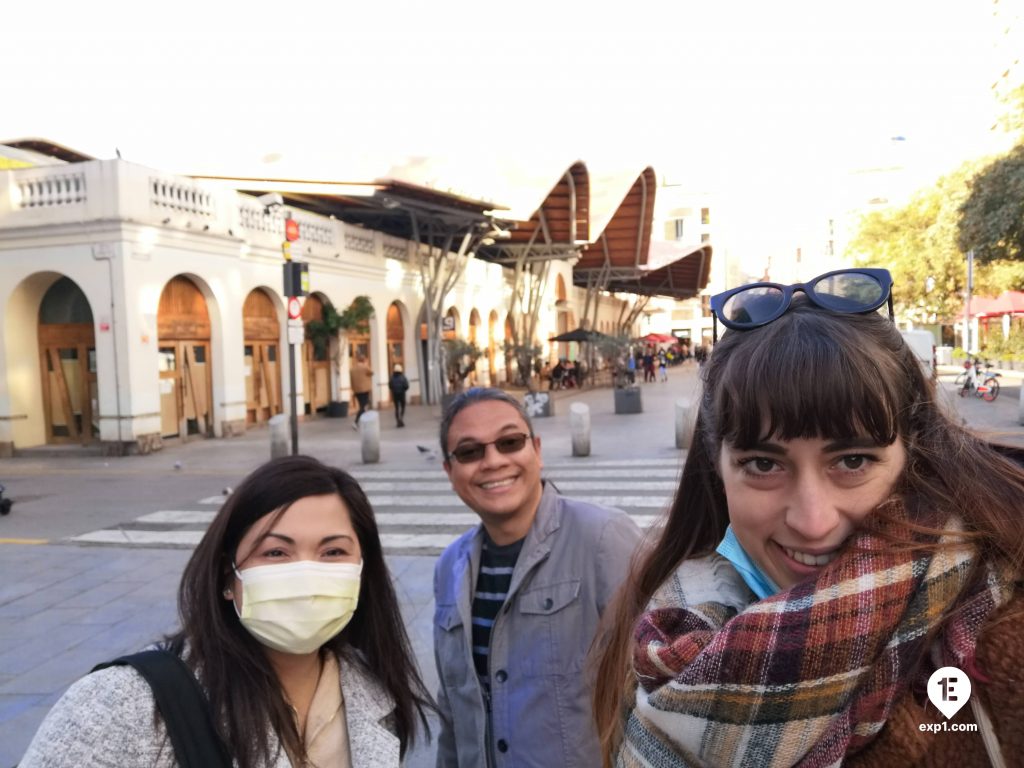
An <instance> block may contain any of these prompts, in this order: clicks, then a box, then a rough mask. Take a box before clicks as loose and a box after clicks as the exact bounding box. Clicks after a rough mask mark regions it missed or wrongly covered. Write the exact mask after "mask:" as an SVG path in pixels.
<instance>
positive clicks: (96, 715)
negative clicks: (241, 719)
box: [19, 659, 399, 768]
mask: <svg viewBox="0 0 1024 768" xmlns="http://www.w3.org/2000/svg"><path fill="white" fill-rule="evenodd" d="M339 666H340V668H341V670H340V672H341V687H342V692H343V695H344V697H345V712H346V722H347V724H348V734H349V747H350V750H351V757H352V768H385V767H387V766H398V765H399V741H398V736H397V735H395V733H394V732H393V731H392V730H391V729H390V728H389V726H388V723H389V721H390V718H389V717H388V716H389V715H390V714H391V712H392V711H393V709H394V704H393V702H392V701H391V698H390V697H389V696H388V694H387V693H386V692H385V691H384V690H383V688H381V687H380V685H379V684H378V683H377V682H376V681H375V680H373V679H372V678H370V677H369V676H368V675H367V674H366V673H365V672H363V671H362V670H361V669H360V668H359V667H357V666H355V665H354V664H351V663H349V662H347V661H345V660H344V659H339ZM155 712H156V704H155V702H154V699H153V693H152V690H151V689H150V687H149V683H147V682H146V681H145V679H144V678H143V677H142V676H141V675H139V673H138V672H136V671H135V670H134V669H133V668H131V667H127V666H121V667H109V668H107V669H104V670H101V671H99V672H94V673H92V674H90V675H86V676H85V677H83V678H82V679H80V680H78V681H77V682H76V683H74V684H73V685H72V686H71V687H70V688H68V690H67V692H66V693H65V694H64V695H63V696H62V697H61V699H60V701H58V702H57V703H56V704H55V705H54V707H53V709H52V710H50V712H49V714H47V716H46V718H45V719H44V720H43V723H42V725H40V726H39V730H38V731H37V732H36V735H35V738H33V739H32V743H31V744H30V745H29V748H28V751H27V752H26V753H25V757H24V758H23V759H22V761H21V763H20V764H19V766H20V768H86V767H88V768H177V766H178V763H177V760H175V758H174V749H173V748H172V746H171V742H170V739H169V738H168V737H167V731H166V729H165V728H164V724H163V720H162V719H161V720H160V721H159V722H156V718H155V716H154V715H155ZM276 746H277V741H276V738H275V737H274V736H273V734H271V752H272V753H273V752H274V751H277V752H278V757H277V761H276V762H274V763H273V764H272V765H271V766H267V768H291V763H290V762H289V760H288V758H287V756H286V755H285V753H284V750H276Z"/></svg>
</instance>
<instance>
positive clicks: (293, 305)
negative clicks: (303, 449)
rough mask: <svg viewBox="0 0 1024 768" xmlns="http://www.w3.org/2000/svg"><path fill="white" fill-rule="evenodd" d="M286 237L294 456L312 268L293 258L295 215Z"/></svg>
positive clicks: (296, 229) (287, 222)
mask: <svg viewBox="0 0 1024 768" xmlns="http://www.w3.org/2000/svg"><path fill="white" fill-rule="evenodd" d="M284 231H285V241H284V242H283V243H281V253H282V254H283V255H284V261H285V263H284V293H285V296H287V297H288V387H289V389H290V390H291V392H290V393H289V396H288V400H289V407H290V408H291V419H290V423H291V433H292V456H297V455H298V453H299V402H298V400H299V398H298V393H297V392H296V389H298V387H297V386H296V381H295V379H296V377H295V347H296V345H298V344H301V343H302V342H303V339H304V338H305V332H304V331H305V328H304V327H303V324H302V302H300V301H299V299H298V297H299V296H305V295H307V294H308V292H309V272H308V269H307V268H306V266H305V265H304V264H298V263H297V262H293V261H292V243H293V242H294V241H296V240H298V239H299V224H298V222H297V221H295V220H294V219H292V217H291V215H290V214H289V215H287V216H286V217H285V230H284Z"/></svg>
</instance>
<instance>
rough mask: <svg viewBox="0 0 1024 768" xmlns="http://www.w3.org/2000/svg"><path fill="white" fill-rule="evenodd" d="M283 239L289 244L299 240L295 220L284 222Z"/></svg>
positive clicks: (297, 225)
mask: <svg viewBox="0 0 1024 768" xmlns="http://www.w3.org/2000/svg"><path fill="white" fill-rule="evenodd" d="M284 239H285V240H287V241H288V242H289V243H291V242H293V241H295V240H298V239H299V222H297V221H296V220H295V219H285V220H284Z"/></svg>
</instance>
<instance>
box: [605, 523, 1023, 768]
mask: <svg viewBox="0 0 1024 768" xmlns="http://www.w3.org/2000/svg"><path fill="white" fill-rule="evenodd" d="M958 530H959V528H958V527H955V528H953V529H952V530H950V531H949V532H948V533H947V535H946V536H944V537H943V538H942V540H941V542H940V544H941V545H942V546H940V547H932V548H931V549H928V550H916V551H913V552H911V551H907V550H906V549H897V548H894V547H893V545H892V544H891V543H887V541H886V540H885V539H883V538H882V537H880V536H877V535H874V534H870V533H861V534H857V535H856V536H855V537H854V540H853V542H852V544H853V546H852V547H851V548H850V549H849V550H848V551H847V552H846V553H844V554H843V555H841V556H840V557H838V558H836V560H834V561H833V562H832V563H830V564H829V565H828V566H827V567H825V568H824V569H822V571H821V572H820V573H818V574H817V576H816V577H815V578H814V579H810V580H806V581H804V582H801V583H800V584H797V585H796V586H794V587H792V588H790V589H789V590H786V591H785V592H781V593H779V594H777V595H773V596H772V597H770V598H768V599H766V600H762V601H759V602H755V603H753V604H752V605H750V606H749V607H747V608H746V609H745V610H742V612H740V613H738V615H737V611H736V608H735V606H734V601H731V600H728V599H726V600H722V601H715V600H709V599H707V597H706V594H705V595H704V596H698V597H697V600H700V601H702V602H696V601H695V600H694V599H687V595H688V594H690V591H689V590H688V589H687V585H686V582H685V581H684V580H681V579H679V578H678V573H677V574H676V575H674V577H673V578H672V579H669V581H668V582H667V583H666V585H664V586H663V587H662V589H661V590H659V593H658V595H656V598H655V599H654V600H652V605H651V606H649V610H648V611H647V612H646V613H645V614H644V615H643V616H642V617H641V619H640V621H639V623H638V625H637V629H636V632H635V645H634V649H633V668H634V671H635V673H636V677H637V681H638V683H639V686H640V687H639V688H637V691H636V708H635V709H634V710H633V711H632V712H631V713H630V714H629V717H628V720H627V723H626V728H625V736H624V741H623V744H622V747H621V748H620V750H619V755H618V760H617V762H616V765H617V766H621V767H622V768H633V767H634V766H636V767H639V766H643V768H664V767H667V766H689V765H713V766H792V765H799V766H801V767H802V768H824V766H836V765H839V764H841V762H842V760H843V758H844V757H845V756H846V755H848V754H853V753H855V752H857V751H858V750H860V749H862V748H863V747H864V746H865V745H867V744H869V743H870V742H871V740H872V739H873V738H874V737H875V736H876V735H877V734H878V732H879V731H880V730H881V729H882V727H883V726H884V725H885V722H886V720H887V718H888V717H889V715H890V713H891V712H892V710H893V707H894V706H895V705H896V703H897V702H898V701H899V699H900V698H901V696H903V695H904V694H905V693H906V692H907V691H908V689H909V688H910V686H912V685H914V686H916V685H921V686H922V687H921V689H920V690H923V687H924V683H925V682H926V681H927V678H928V674H929V673H930V672H931V671H932V670H931V668H930V667H929V666H928V664H927V659H928V654H929V650H932V651H933V652H934V653H936V654H937V658H936V659H935V660H936V661H940V662H941V663H940V664H939V666H945V665H951V666H957V667H960V668H965V667H966V668H971V665H972V663H973V657H974V649H975V645H976V643H977V638H978V633H979V631H980V629H981V627H982V625H983V623H984V621H985V619H986V618H987V617H988V616H989V615H990V614H991V613H992V611H993V610H995V609H996V608H997V607H999V606H1000V605H1002V604H1003V603H1004V602H1006V600H1007V599H1009V596H1010V593H1011V591H1012V582H1011V580H1010V578H1009V576H1008V575H1007V574H1003V573H1000V572H997V570H996V569H994V568H992V567H991V566H988V565H986V566H985V567H984V571H983V577H982V578H980V579H973V578H972V575H973V574H974V571H975V569H974V566H975V564H976V563H975V561H976V558H977V556H978V555H977V552H976V550H975V548H974V547H973V546H970V545H967V544H964V543H963V542H962V538H961V537H959V536H957V531H958ZM902 534H903V536H902V537H901V538H902V539H903V540H912V541H917V542H920V543H929V541H930V542H931V543H934V542H935V537H934V536H932V537H923V536H921V535H919V534H912V533H910V532H909V531H903V532H902ZM716 558H717V556H716ZM716 558H711V559H710V560H711V561H713V560H715V559H716ZM691 562H692V561H691ZM706 562H709V561H706ZM684 565H685V564H684ZM704 592H705V593H706V590H704ZM733 593H734V590H733ZM730 603H733V604H732V605H730ZM940 627H941V628H942V632H941V639H940V640H939V642H938V643H937V645H935V646H933V647H932V648H931V649H930V647H929V646H931V645H932V638H933V637H934V634H933V632H934V631H935V630H937V629H938V628H940Z"/></svg>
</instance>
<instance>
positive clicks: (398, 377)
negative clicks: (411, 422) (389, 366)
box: [388, 363, 409, 427]
mask: <svg viewBox="0 0 1024 768" xmlns="http://www.w3.org/2000/svg"><path fill="white" fill-rule="evenodd" d="M388 390H390V392H391V402H393V403H394V404H395V426H398V427H404V426H405V393H406V392H408V391H409V379H407V378H406V377H405V373H403V371H402V365H401V364H400V363H395V367H394V370H393V371H392V373H391V378H390V379H389V380H388Z"/></svg>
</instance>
